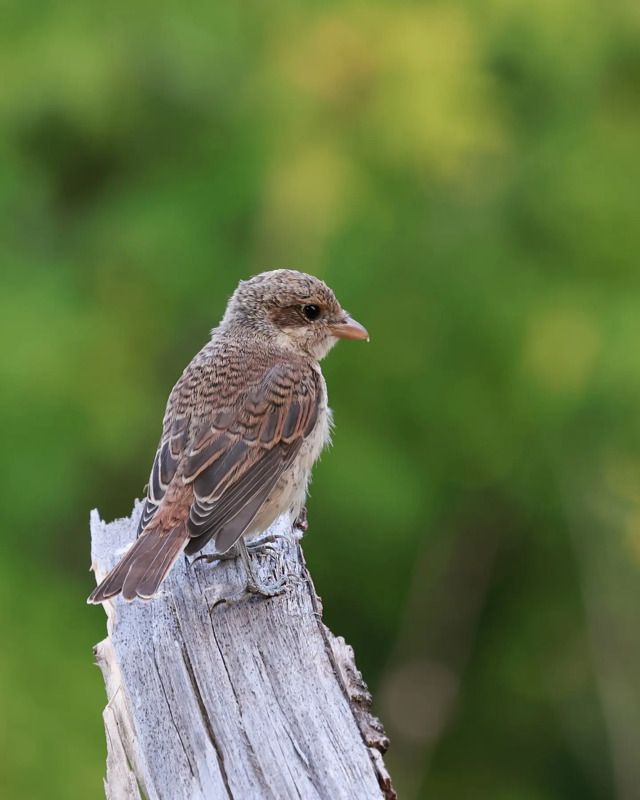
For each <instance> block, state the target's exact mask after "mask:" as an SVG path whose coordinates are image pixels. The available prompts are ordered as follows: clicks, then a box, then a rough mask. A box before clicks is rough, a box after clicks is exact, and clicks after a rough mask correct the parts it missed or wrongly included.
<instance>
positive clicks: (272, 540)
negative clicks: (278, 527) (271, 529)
mask: <svg viewBox="0 0 640 800" xmlns="http://www.w3.org/2000/svg"><path fill="white" fill-rule="evenodd" d="M280 539H283V540H286V539H287V537H286V536H285V534H283V533H267V534H265V535H264V536H260V538H258V539H251V540H250V541H248V542H245V544H246V547H247V550H248V551H249V552H250V553H251V555H252V556H261V555H265V554H266V555H269V556H273V555H276V553H278V552H279V551H280V548H279V547H277V545H276V543H277V542H278V540H280ZM238 555H240V553H238Z"/></svg>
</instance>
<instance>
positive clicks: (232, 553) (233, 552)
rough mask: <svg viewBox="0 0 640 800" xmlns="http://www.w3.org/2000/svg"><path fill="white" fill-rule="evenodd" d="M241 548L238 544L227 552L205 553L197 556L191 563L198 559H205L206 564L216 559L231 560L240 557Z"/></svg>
mask: <svg viewBox="0 0 640 800" xmlns="http://www.w3.org/2000/svg"><path fill="white" fill-rule="evenodd" d="M239 555H240V550H239V548H238V546H237V545H235V544H234V545H232V546H231V547H230V548H229V549H228V550H227V551H226V552H225V553H203V554H202V555H199V556H196V557H195V558H194V559H193V560H192V561H189V564H195V563H196V561H204V562H205V564H213V563H214V562H215V561H231V560H233V559H234V558H238V556H239Z"/></svg>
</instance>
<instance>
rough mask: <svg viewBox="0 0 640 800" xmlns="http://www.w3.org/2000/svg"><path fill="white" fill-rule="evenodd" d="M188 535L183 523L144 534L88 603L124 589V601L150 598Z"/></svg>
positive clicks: (98, 587)
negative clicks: (165, 529)
mask: <svg viewBox="0 0 640 800" xmlns="http://www.w3.org/2000/svg"><path fill="white" fill-rule="evenodd" d="M188 538H189V534H188V532H187V527H186V525H185V524H184V523H182V524H180V525H178V526H177V527H176V528H173V530H171V531H169V532H168V533H160V532H159V531H158V530H157V529H155V530H152V531H149V532H148V533H143V534H142V535H141V536H140V537H139V538H138V539H136V541H135V543H134V544H133V546H132V547H131V549H130V550H129V551H128V552H127V553H125V555H124V556H123V558H122V560H121V561H120V562H119V563H118V564H116V566H115V567H114V568H113V569H112V570H111V572H110V573H109V574H108V575H107V576H106V577H105V578H104V580H103V581H102V583H100V585H99V586H97V587H96V588H95V589H94V590H93V592H92V593H91V595H90V596H89V599H88V600H87V603H96V604H97V603H103V602H104V601H105V600H108V599H109V598H110V597H114V596H115V595H117V594H119V593H120V592H122V596H123V597H124V599H125V600H133V599H134V598H135V597H141V598H142V599H143V600H148V599H149V598H151V597H153V595H154V594H155V593H156V592H157V591H158V587H159V586H160V584H161V583H162V581H163V580H164V579H165V578H166V576H167V574H168V573H169V571H170V569H171V567H172V566H173V565H174V564H175V563H176V560H177V559H178V556H179V555H180V553H181V552H182V551H183V549H184V545H185V542H186V541H187V539H188Z"/></svg>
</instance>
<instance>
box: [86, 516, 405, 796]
mask: <svg viewBox="0 0 640 800" xmlns="http://www.w3.org/2000/svg"><path fill="white" fill-rule="evenodd" d="M141 510H142V504H140V503H138V504H137V505H136V507H135V509H134V511H133V514H132V516H131V518H128V519H121V520H117V521H115V522H112V523H111V524H105V523H104V522H102V521H101V520H100V518H99V516H98V513H97V512H96V511H94V512H92V515H91V543H92V547H91V552H92V563H93V568H94V571H95V573H96V577H97V579H98V580H100V579H101V578H102V577H103V576H104V575H105V574H106V572H107V571H108V570H109V569H111V567H112V566H113V565H114V563H115V562H116V561H117V560H118V557H119V555H121V554H122V551H123V549H124V548H126V547H127V546H128V545H129V544H131V542H132V541H133V540H134V537H135V531H136V527H137V523H138V519H139V516H140V513H141ZM272 533H275V534H278V536H279V538H278V539H277V540H276V542H275V543H274V545H273V552H270V553H266V554H264V555H260V556H254V564H255V566H256V571H257V572H258V573H259V574H260V576H261V578H263V579H264V580H267V581H275V580H276V579H277V578H279V577H280V576H281V575H283V574H288V575H290V576H291V577H290V580H289V584H288V586H287V590H286V593H285V594H283V595H280V596H278V597H275V598H271V599H265V598H263V597H257V596H254V595H249V594H247V593H246V592H245V591H244V586H245V575H244V572H243V567H242V564H241V562H240V560H237V561H226V562H217V563H213V564H208V563H206V562H204V561H198V562H196V563H193V564H189V563H188V562H187V560H186V558H184V559H181V560H180V561H179V562H178V563H177V564H176V566H175V568H174V570H173V571H172V573H171V574H170V575H169V577H168V578H167V580H166V582H165V583H164V584H163V587H162V591H161V594H160V595H159V596H158V597H156V598H155V599H154V600H152V601H148V602H144V601H139V600H136V601H134V602H132V603H126V602H124V601H123V600H122V599H121V598H120V597H118V598H115V599H114V600H110V601H108V602H106V603H105V604H104V607H105V610H106V612H107V617H108V621H107V629H108V637H107V639H105V640H104V641H102V642H100V644H98V645H97V646H96V648H95V655H96V659H97V662H98V665H99V666H100V668H101V670H102V673H103V676H104V680H105V685H106V689H107V697H108V701H109V702H108V705H107V707H106V709H105V711H104V715H103V716H104V723H105V730H106V738H107V775H106V779H105V791H106V796H107V798H109V800H130V799H131V800H133V799H134V798H135V800H142V798H148V800H156V799H157V800H200V798H203V799H204V798H207V800H212V799H217V798H221V799H222V798H233V799H234V800H254V798H255V800H267V799H268V798H273V800H288V799H289V798H291V800H293V799H294V798H295V799H296V800H300V799H301V798H302V800H329V799H331V800H337V799H338V800H339V799H340V798H345V800H347V799H348V800H377V799H378V798H385V800H391V798H394V797H395V792H394V791H393V787H392V785H391V781H390V778H389V775H388V773H387V772H386V769H385V767H384V763H383V760H382V753H383V752H384V751H385V749H386V747H387V746H388V741H387V739H386V737H385V734H384V731H383V729H382V726H381V724H380V722H379V721H378V720H377V719H376V718H375V717H373V716H372V714H371V712H370V706H371V696H370V695H369V692H368V690H367V688H366V685H365V684H364V682H363V681H362V676H361V675H360V673H359V672H358V670H357V668H356V666H355V663H354V660H353V651H352V650H351V648H350V647H349V646H348V645H346V644H345V642H344V640H343V639H341V638H336V637H334V636H333V635H332V634H331V632H330V631H329V630H328V629H327V628H326V626H325V625H324V624H323V623H322V619H321V605H320V600H319V598H318V597H317V595H316V593H315V590H314V587H313V583H312V581H311V578H310V576H309V573H308V571H307V568H306V565H305V562H304V557H303V555H302V550H301V547H300V541H299V540H300V532H298V531H296V530H294V529H293V527H292V525H291V523H290V521H289V520H288V519H287V518H280V519H279V520H278V521H277V522H276V524H275V525H274V527H273V529H272Z"/></svg>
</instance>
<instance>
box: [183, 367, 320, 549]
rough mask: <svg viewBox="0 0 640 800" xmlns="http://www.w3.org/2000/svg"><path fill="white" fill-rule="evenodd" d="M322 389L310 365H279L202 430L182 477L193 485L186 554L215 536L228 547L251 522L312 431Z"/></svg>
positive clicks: (187, 459)
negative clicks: (222, 420)
mask: <svg viewBox="0 0 640 800" xmlns="http://www.w3.org/2000/svg"><path fill="white" fill-rule="evenodd" d="M320 395H321V390H320V386H319V383H318V378H317V375H316V373H315V372H314V371H313V370H311V369H310V368H309V369H308V370H303V369H301V368H300V367H298V366H292V365H289V364H278V365H276V366H274V367H272V368H271V369H270V370H268V371H267V372H266V374H265V375H264V377H263V379H262V381H261V382H260V384H259V385H258V386H256V387H254V388H253V389H252V390H251V392H250V394H249V395H248V396H247V397H246V398H245V400H244V403H243V404H242V405H241V407H240V408H239V409H238V411H237V413H236V414H235V415H228V417H227V419H229V423H228V425H227V426H226V428H225V429H220V428H219V427H217V426H214V425H209V426H208V427H207V429H206V430H204V431H200V434H199V436H198V437H197V439H196V447H195V448H193V449H192V450H191V451H190V452H189V453H188V454H187V457H186V459H185V469H184V480H185V481H186V482H192V483H193V489H194V497H193V502H192V504H191V510H190V513H189V524H188V528H189V533H190V535H191V536H192V537H193V540H192V541H191V542H189V544H188V545H187V547H186V548H185V550H186V552H187V553H194V552H196V551H197V550H199V549H201V548H202V547H204V545H205V544H206V543H207V542H208V541H209V539H210V538H211V537H212V536H215V537H216V546H217V547H218V549H219V550H220V551H221V552H224V550H227V549H228V548H229V547H231V546H232V545H233V544H234V542H235V541H236V540H237V539H238V538H239V537H240V536H241V535H242V534H243V533H244V532H245V531H246V530H247V529H248V527H249V526H250V524H251V522H252V521H253V519H255V517H256V516H257V514H258V513H259V511H260V508H261V507H262V505H263V504H264V502H265V500H266V499H267V497H268V495H269V493H270V492H271V491H272V490H273V488H274V487H275V485H276V484H277V482H278V479H279V478H280V477H281V476H282V474H283V473H284V472H285V471H286V470H287V468H288V467H289V466H290V465H291V464H292V463H293V461H294V459H295V456H296V455H297V453H298V452H299V450H300V447H301V446H302V442H303V440H304V439H305V438H306V437H307V436H308V435H309V434H310V433H311V431H312V430H313V428H314V426H315V423H316V421H317V418H318V407H319V403H320ZM218 419H219V417H218ZM249 509H251V510H252V513H251V514H249ZM243 512H244V513H243Z"/></svg>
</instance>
